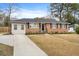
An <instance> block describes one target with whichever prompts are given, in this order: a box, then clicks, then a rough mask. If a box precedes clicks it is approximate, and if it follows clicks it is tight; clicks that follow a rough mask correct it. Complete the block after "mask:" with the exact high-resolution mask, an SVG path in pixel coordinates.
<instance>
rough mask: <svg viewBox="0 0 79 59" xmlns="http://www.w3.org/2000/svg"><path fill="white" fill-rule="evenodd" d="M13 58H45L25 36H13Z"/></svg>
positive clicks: (44, 54)
mask: <svg viewBox="0 0 79 59" xmlns="http://www.w3.org/2000/svg"><path fill="white" fill-rule="evenodd" d="M14 39H15V40H14V55H15V56H46V55H47V54H46V53H44V52H43V51H42V50H41V49H40V48H39V47H37V46H36V45H35V44H34V43H33V42H32V41H31V40H30V39H29V38H28V37H27V36H26V35H14Z"/></svg>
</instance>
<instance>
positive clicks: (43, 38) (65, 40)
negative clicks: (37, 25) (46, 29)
mask: <svg viewBox="0 0 79 59" xmlns="http://www.w3.org/2000/svg"><path fill="white" fill-rule="evenodd" d="M28 37H29V38H31V40H33V42H35V43H36V45H38V47H40V48H41V49H42V50H43V51H44V52H46V53H47V54H48V55H49V56H79V35H77V34H53V35H50V34H39V35H28Z"/></svg>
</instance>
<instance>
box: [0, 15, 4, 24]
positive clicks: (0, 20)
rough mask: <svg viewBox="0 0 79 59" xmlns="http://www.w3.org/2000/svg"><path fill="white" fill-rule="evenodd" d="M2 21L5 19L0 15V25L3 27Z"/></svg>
mask: <svg viewBox="0 0 79 59" xmlns="http://www.w3.org/2000/svg"><path fill="white" fill-rule="evenodd" d="M4 19H5V17H4V16H3V15H0V25H4Z"/></svg>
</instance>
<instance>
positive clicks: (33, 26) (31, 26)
mask: <svg viewBox="0 0 79 59" xmlns="http://www.w3.org/2000/svg"><path fill="white" fill-rule="evenodd" d="M29 25H30V28H39V24H37V23H30V24H29Z"/></svg>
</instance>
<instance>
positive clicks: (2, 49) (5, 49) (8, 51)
mask: <svg viewBox="0 0 79 59" xmlns="http://www.w3.org/2000/svg"><path fill="white" fill-rule="evenodd" d="M12 55H13V47H12V46H8V45H5V44H1V43H0V56H12Z"/></svg>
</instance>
